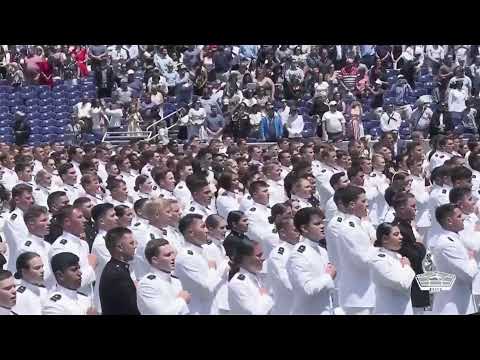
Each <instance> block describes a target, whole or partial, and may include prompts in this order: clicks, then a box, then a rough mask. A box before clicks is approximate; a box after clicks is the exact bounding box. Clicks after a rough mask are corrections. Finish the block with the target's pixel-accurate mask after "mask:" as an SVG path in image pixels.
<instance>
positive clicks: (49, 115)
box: [39, 112, 54, 120]
mask: <svg viewBox="0 0 480 360" xmlns="http://www.w3.org/2000/svg"><path fill="white" fill-rule="evenodd" d="M52 117H54V115H53V116H52V113H51V112H44V113H40V116H39V119H40V120H47V119H50V118H52Z"/></svg>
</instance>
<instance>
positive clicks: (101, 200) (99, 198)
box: [81, 193, 107, 206]
mask: <svg viewBox="0 0 480 360" xmlns="http://www.w3.org/2000/svg"><path fill="white" fill-rule="evenodd" d="M81 196H84V197H87V198H89V199H90V201H91V202H92V204H93V206H95V205H98V204H103V203H105V202H106V201H107V199H106V197H104V196H102V195H100V194H96V195H95V196H92V195H90V194H87V193H84V194H83V195H81Z"/></svg>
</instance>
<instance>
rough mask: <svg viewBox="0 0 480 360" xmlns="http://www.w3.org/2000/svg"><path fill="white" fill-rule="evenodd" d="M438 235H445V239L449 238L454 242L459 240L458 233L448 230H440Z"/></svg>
mask: <svg viewBox="0 0 480 360" xmlns="http://www.w3.org/2000/svg"><path fill="white" fill-rule="evenodd" d="M440 231H441V232H440V234H441V235H446V236H447V237H450V238H453V239H455V240H459V239H460V235H459V234H458V233H455V232H453V231H450V230H445V229H443V228H442V230H440Z"/></svg>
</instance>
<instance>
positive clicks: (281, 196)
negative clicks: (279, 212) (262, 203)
mask: <svg viewBox="0 0 480 360" xmlns="http://www.w3.org/2000/svg"><path fill="white" fill-rule="evenodd" d="M266 183H267V184H268V192H269V194H270V197H269V204H270V206H273V205H275V204H278V203H284V202H285V201H287V200H288V197H287V194H285V186H284V183H283V180H278V181H274V180H270V179H268V180H267V181H266Z"/></svg>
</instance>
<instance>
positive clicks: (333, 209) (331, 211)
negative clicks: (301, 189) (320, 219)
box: [325, 196, 338, 223]
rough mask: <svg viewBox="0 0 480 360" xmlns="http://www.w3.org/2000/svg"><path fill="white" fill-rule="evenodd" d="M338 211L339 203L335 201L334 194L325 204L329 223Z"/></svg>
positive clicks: (326, 219)
mask: <svg viewBox="0 0 480 360" xmlns="http://www.w3.org/2000/svg"><path fill="white" fill-rule="evenodd" d="M337 212H338V207H337V204H335V201H333V196H332V197H331V198H330V199H328V201H327V203H326V204H325V221H326V222H327V223H328V222H329V221H330V220H332V219H333V218H334V217H335V215H336V214H337Z"/></svg>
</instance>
